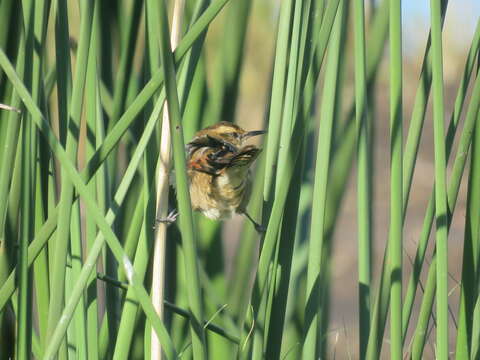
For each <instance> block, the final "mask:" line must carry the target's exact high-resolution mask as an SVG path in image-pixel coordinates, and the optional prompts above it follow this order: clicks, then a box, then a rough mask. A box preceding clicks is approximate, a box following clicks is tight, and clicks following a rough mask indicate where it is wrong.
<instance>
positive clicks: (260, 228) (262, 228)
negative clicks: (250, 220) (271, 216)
mask: <svg viewBox="0 0 480 360" xmlns="http://www.w3.org/2000/svg"><path fill="white" fill-rule="evenodd" d="M254 226H255V230H256V231H257V232H258V233H259V234H265V233H266V232H267V228H266V227H265V226H263V225H262V224H255V225H254Z"/></svg>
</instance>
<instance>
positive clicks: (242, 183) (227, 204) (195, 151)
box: [186, 121, 266, 232]
mask: <svg viewBox="0 0 480 360" xmlns="http://www.w3.org/2000/svg"><path fill="white" fill-rule="evenodd" d="M265 133H266V132H265V131H262V130H259V131H245V130H243V129H242V128H241V127H239V126H238V125H235V124H233V123H229V122H226V121H222V122H219V123H217V124H215V125H212V126H209V127H207V128H205V129H203V130H200V131H199V132H197V133H196V134H195V136H194V138H193V139H192V141H190V142H189V143H188V144H187V145H186V151H187V173H188V177H189V180H190V198H191V200H192V207H193V210H197V211H200V212H202V214H203V215H205V216H206V217H208V218H210V219H213V220H223V219H228V218H230V217H231V216H232V215H233V214H234V213H238V214H243V215H245V216H246V217H247V218H248V219H249V220H250V221H251V222H252V223H253V225H254V226H255V229H256V230H257V231H259V232H263V231H264V229H263V227H262V226H261V225H260V224H258V223H257V222H255V221H254V220H253V219H252V217H251V216H250V215H248V213H247V212H246V206H247V204H248V200H249V198H250V194H251V186H252V183H251V179H250V172H251V171H250V167H251V166H252V164H253V162H254V161H255V159H256V158H257V157H258V155H259V154H260V152H261V151H262V149H259V148H257V147H256V146H254V145H247V144H246V141H247V140H248V139H249V138H251V137H253V136H258V135H261V134H265Z"/></svg>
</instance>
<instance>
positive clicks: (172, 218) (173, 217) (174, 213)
mask: <svg viewBox="0 0 480 360" xmlns="http://www.w3.org/2000/svg"><path fill="white" fill-rule="evenodd" d="M177 218H178V212H177V210H172V211H170V212H169V213H168V215H167V216H166V217H164V218H158V219H155V222H156V223H157V224H158V223H162V224H167V225H170V224H173V223H174V222H175V221H176V220H177Z"/></svg>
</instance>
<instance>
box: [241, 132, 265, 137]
mask: <svg viewBox="0 0 480 360" xmlns="http://www.w3.org/2000/svg"><path fill="white" fill-rule="evenodd" d="M266 133H267V132H266V131H265V130H256V131H249V132H247V133H245V134H243V136H242V138H243V139H248V138H250V137H252V136H258V135H263V134H266Z"/></svg>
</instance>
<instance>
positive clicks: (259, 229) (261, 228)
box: [243, 211, 267, 234]
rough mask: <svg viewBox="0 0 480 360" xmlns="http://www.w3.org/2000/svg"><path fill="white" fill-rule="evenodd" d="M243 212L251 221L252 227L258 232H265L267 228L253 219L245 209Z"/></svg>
mask: <svg viewBox="0 0 480 360" xmlns="http://www.w3.org/2000/svg"><path fill="white" fill-rule="evenodd" d="M243 214H244V215H245V216H246V217H247V219H248V220H250V221H251V223H252V225H253V227H254V228H255V230H256V231H257V232H258V233H259V234H264V233H266V232H267V228H266V227H265V226H263V225H262V224H259V223H257V222H256V221H255V220H253V218H252V217H251V216H250V215H249V214H248V213H247V212H246V211H245V212H244V213H243Z"/></svg>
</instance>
